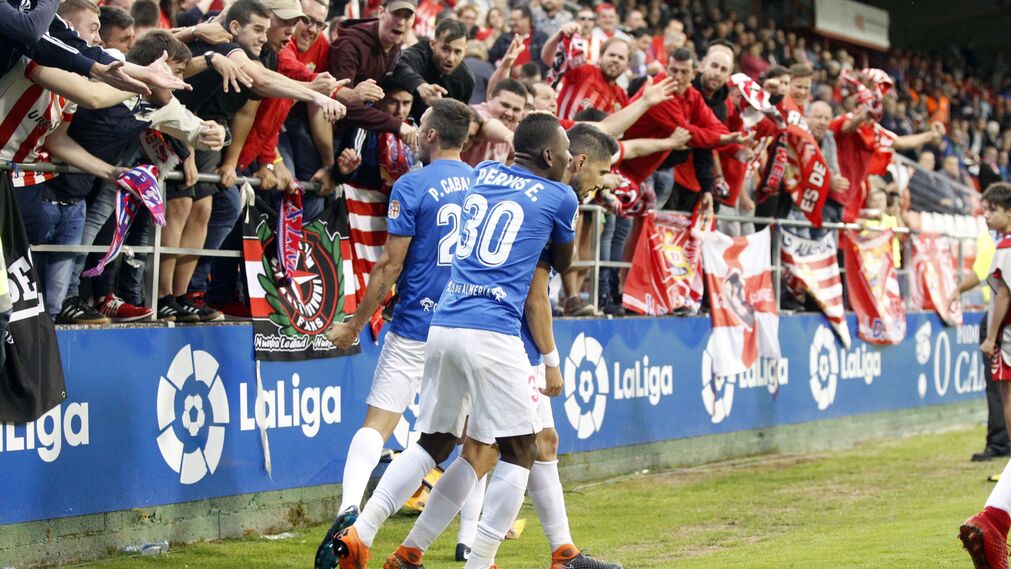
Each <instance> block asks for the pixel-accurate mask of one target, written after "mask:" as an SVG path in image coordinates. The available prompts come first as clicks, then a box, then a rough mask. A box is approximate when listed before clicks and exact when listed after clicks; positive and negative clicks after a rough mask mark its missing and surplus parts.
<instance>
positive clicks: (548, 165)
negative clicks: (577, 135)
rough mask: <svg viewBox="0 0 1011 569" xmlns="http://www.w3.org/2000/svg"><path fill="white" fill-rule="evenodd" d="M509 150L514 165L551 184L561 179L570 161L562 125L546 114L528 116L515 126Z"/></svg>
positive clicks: (566, 138)
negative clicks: (545, 179)
mask: <svg viewBox="0 0 1011 569" xmlns="http://www.w3.org/2000/svg"><path fill="white" fill-rule="evenodd" d="M513 149H514V150H515V153H516V163H517V164H518V165H520V166H523V167H525V168H527V169H528V170H530V171H532V172H533V173H535V174H537V175H539V176H542V177H544V178H547V179H549V180H553V181H555V182H561V181H562V180H563V179H564V178H565V171H566V169H567V168H568V167H569V161H570V160H571V159H572V156H571V155H570V154H569V139H568V137H567V136H565V131H564V130H563V129H562V125H560V124H559V123H558V119H557V118H555V116H553V115H550V114H548V113H531V114H530V115H528V116H527V117H526V118H524V119H523V120H522V121H520V123H519V124H518V125H516V133H515V134H514V135H513Z"/></svg>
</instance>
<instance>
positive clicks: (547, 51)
mask: <svg viewBox="0 0 1011 569" xmlns="http://www.w3.org/2000/svg"><path fill="white" fill-rule="evenodd" d="M577 33H579V24H578V23H577V22H569V23H567V24H565V25H563V26H562V27H561V28H559V30H558V31H557V32H555V33H554V35H552V36H551V37H550V38H548V41H546V42H544V48H543V49H541V61H543V62H544V63H545V64H547V65H548V66H551V65H553V64H554V62H555V52H556V51H558V42H560V41H562V38H563V37H570V36H572V34H577Z"/></svg>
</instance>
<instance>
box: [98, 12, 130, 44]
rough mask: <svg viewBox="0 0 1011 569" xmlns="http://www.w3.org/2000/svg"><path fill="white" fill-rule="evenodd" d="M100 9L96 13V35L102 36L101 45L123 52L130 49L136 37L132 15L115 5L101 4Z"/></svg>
mask: <svg viewBox="0 0 1011 569" xmlns="http://www.w3.org/2000/svg"><path fill="white" fill-rule="evenodd" d="M101 10H102V11H101V13H99V15H98V20H99V23H100V27H99V29H98V35H99V36H101V38H102V45H104V46H105V47H106V48H113V49H118V50H119V51H121V52H123V53H126V52H128V51H130V48H131V47H133V42H134V41H135V40H136V38H137V36H136V35H135V33H134V29H133V16H131V15H130V13H129V12H127V11H126V10H124V9H122V8H118V7H116V6H102V8H101Z"/></svg>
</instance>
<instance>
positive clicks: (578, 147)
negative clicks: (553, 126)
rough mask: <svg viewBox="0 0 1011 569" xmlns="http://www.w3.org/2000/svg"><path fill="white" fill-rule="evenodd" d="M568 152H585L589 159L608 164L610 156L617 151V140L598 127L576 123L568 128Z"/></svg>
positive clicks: (575, 153) (574, 153)
mask: <svg viewBox="0 0 1011 569" xmlns="http://www.w3.org/2000/svg"><path fill="white" fill-rule="evenodd" d="M567 134H568V135H569V154H572V155H573V156H575V155H577V154H586V155H587V156H589V157H590V160H593V161H595V162H596V161H598V160H604V161H606V162H607V163H609V164H610V162H611V158H613V157H614V155H615V154H617V153H618V141H617V140H615V139H614V137H613V136H611V135H610V134H607V133H606V132H604V131H602V130H600V129H599V128H597V127H595V126H593V125H591V124H587V123H578V124H576V125H575V126H573V127H572V128H570V129H569V131H568V133H567Z"/></svg>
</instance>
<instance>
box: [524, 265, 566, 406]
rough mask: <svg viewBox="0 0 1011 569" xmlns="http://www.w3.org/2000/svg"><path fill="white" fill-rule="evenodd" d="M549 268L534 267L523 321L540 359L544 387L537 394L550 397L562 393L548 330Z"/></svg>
mask: <svg viewBox="0 0 1011 569" xmlns="http://www.w3.org/2000/svg"><path fill="white" fill-rule="evenodd" d="M550 278H551V267H549V266H548V264H547V263H545V262H540V263H538V264H537V268H536V269H534V277H533V279H532V280H531V281H530V292H528V293H527V301H526V305H525V306H524V316H523V317H524V318H526V319H527V327H529V328H530V336H531V337H532V338H533V340H534V344H535V345H536V346H537V349H538V351H540V352H541V354H543V356H544V368H545V376H546V380H547V381H546V385H545V387H544V389H542V390H541V393H543V394H544V395H547V396H548V397H554V396H556V395H558V394H559V393H561V392H562V374H561V372H560V371H559V369H558V364H559V361H558V349H557V348H556V346H555V334H554V332H553V331H552V329H551V324H552V318H551V298H550V297H549V296H548V281H549V280H550Z"/></svg>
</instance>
